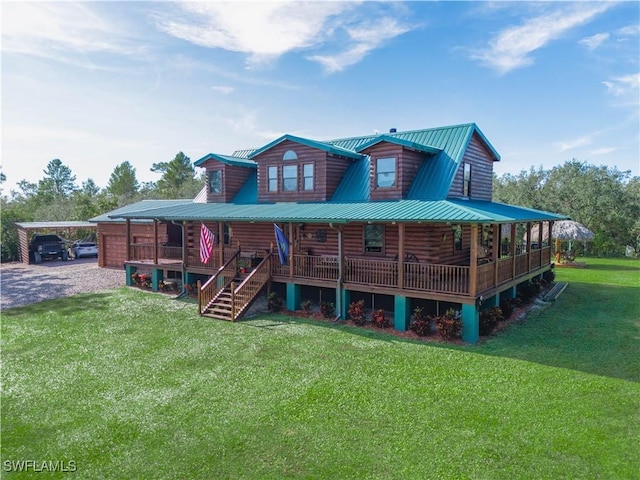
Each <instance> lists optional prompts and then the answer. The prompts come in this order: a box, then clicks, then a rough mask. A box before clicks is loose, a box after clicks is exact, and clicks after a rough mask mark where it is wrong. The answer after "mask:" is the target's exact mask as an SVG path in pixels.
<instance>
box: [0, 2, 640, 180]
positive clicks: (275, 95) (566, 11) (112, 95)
mask: <svg viewBox="0 0 640 480" xmlns="http://www.w3.org/2000/svg"><path fill="white" fill-rule="evenodd" d="M0 8H1V9H2V10H1V16H2V44H1V45H2V46H1V48H2V171H3V172H4V173H5V175H6V176H7V182H6V184H5V185H4V186H3V187H4V188H3V190H4V191H5V192H7V191H8V190H11V189H13V188H15V184H16V183H17V182H19V181H20V180H22V179H26V180H28V181H30V182H37V181H38V180H39V179H40V178H42V177H43V169H44V168H45V167H46V165H47V163H48V162H49V161H50V160H52V159H54V158H60V159H61V160H62V161H63V162H64V163H65V164H66V165H68V166H69V167H71V169H72V170H73V172H74V173H75V174H76V175H77V180H78V183H79V184H80V183H81V182H83V181H85V180H87V178H92V179H93V180H94V181H95V182H96V183H97V184H98V185H99V186H100V187H104V186H106V184H107V182H108V179H109V176H110V174H111V172H112V171H113V169H114V168H115V167H116V166H117V165H118V164H120V163H122V162H123V161H125V160H127V161H129V162H130V163H131V164H132V165H133V166H134V167H135V168H136V173H137V177H138V180H140V181H151V180H157V179H158V178H159V175H158V174H155V173H152V172H150V170H149V169H150V167H151V165H152V164H153V163H155V162H160V161H169V160H171V159H173V157H174V156H175V154H176V153H177V152H179V151H183V152H184V153H185V154H186V155H188V156H189V157H190V158H191V160H193V161H195V160H197V159H199V158H201V157H202V156H204V155H206V154H207V153H209V152H214V153H222V154H230V153H231V152H233V151H234V150H236V149H241V148H251V147H259V146H262V145H265V144H266V143H268V142H270V141H272V140H274V139H275V138H277V137H279V136H280V135H282V134H284V133H291V134H294V135H299V136H303V137H308V138H312V139H317V140H324V139H331V138H340V137H348V136H357V135H366V134H372V133H374V132H376V131H379V132H385V131H387V130H388V129H389V128H392V127H393V128H397V129H398V130H414V129H421V128H429V127H437V126H443V125H453V124H460V123H469V122H475V123H476V124H477V125H478V126H479V127H480V129H481V130H482V131H483V132H484V134H485V135H486V137H487V138H488V139H489V141H490V142H491V143H492V144H493V146H494V147H495V148H496V150H497V151H498V152H499V153H500V154H501V156H502V160H501V161H500V162H499V163H497V164H496V165H495V169H496V172H497V173H498V174H503V173H507V172H509V173H519V172H520V171H521V170H528V169H529V168H530V167H531V166H534V167H536V168H537V167H539V166H542V167H544V168H545V169H548V168H551V167H553V166H555V165H559V164H562V163H564V162H565V161H566V160H570V159H572V158H577V159H578V160H581V161H586V162H589V163H592V164H596V165H608V166H612V167H613V166H616V167H618V168H619V169H621V170H631V171H632V173H633V174H634V175H638V174H639V173H640V172H639V162H640V105H639V103H640V65H639V64H640V38H639V30H640V27H639V25H640V4H639V3H638V2H602V3H601V2H537V3H527V2H469V3H467V2H412V3H402V2H391V3H385V2H345V3H339V2H313V3H300V2H284V1H280V2H255V3H239V2H235V3H222V2H195V3H194V2H190V3H186V2H175V3H174V2H171V3H169V2H161V3H155V2H78V3H73V2H44V3H30V2H19V3H18V2H2V4H1V7H0Z"/></svg>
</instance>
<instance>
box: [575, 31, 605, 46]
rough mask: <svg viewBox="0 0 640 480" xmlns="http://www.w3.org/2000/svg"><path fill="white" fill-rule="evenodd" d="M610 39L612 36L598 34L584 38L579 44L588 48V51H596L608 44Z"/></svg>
mask: <svg viewBox="0 0 640 480" xmlns="http://www.w3.org/2000/svg"><path fill="white" fill-rule="evenodd" d="M610 37H611V35H610V34H608V33H596V34H595V35H591V36H590V37H585V38H583V39H582V40H580V41H579V42H578V43H579V44H580V45H584V46H585V47H587V49H588V50H595V49H596V48H598V47H599V46H600V45H602V44H603V43H604V42H606V41H607V40H608V39H609V38H610Z"/></svg>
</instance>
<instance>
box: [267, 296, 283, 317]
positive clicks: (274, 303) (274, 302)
mask: <svg viewBox="0 0 640 480" xmlns="http://www.w3.org/2000/svg"><path fill="white" fill-rule="evenodd" d="M267 310H269V311H270V312H273V313H277V312H279V311H281V310H282V299H281V298H280V297H278V295H277V294H276V292H271V293H270V294H269V296H268V297H267Z"/></svg>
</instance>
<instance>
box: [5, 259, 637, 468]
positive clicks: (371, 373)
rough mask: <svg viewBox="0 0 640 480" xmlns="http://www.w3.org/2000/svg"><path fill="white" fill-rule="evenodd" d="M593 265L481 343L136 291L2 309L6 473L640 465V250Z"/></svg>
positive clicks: (563, 275) (565, 276) (564, 273)
mask: <svg viewBox="0 0 640 480" xmlns="http://www.w3.org/2000/svg"><path fill="white" fill-rule="evenodd" d="M585 261H586V262H587V263H588V268H586V269H583V270H569V269H558V270H557V279H558V280H566V281H569V282H570V285H569V287H568V289H567V290H566V291H565V292H564V293H563V294H562V295H561V296H560V297H559V298H558V300H557V301H556V302H554V303H553V304H550V306H548V307H546V308H545V309H542V310H538V311H535V312H532V313H531V314H530V315H529V316H528V317H527V319H526V320H525V321H522V322H519V323H517V324H514V325H512V326H511V327H509V328H508V329H507V330H506V331H504V332H502V333H501V334H500V335H499V336H496V337H494V338H491V339H489V340H487V341H484V342H483V343H481V344H480V345H476V346H459V345H458V346H451V345H447V344H442V343H437V342H436V343H434V342H431V343H423V342H414V341H403V340H400V339H398V338H396V337H393V336H390V335H386V334H384V333H380V334H376V333H375V332H371V331H369V330H363V329H358V328H348V327H344V326H340V327H337V326H331V325H329V324H318V323H313V322H308V321H301V320H299V319H290V318H287V317H282V316H265V317H262V318H260V319H254V320H248V321H244V322H240V323H237V324H230V323H225V322H217V321H212V320H209V319H205V318H200V317H198V316H197V315H196V313H195V311H196V307H195V306H194V305H193V303H185V302H181V301H176V300H173V299H171V298H169V297H167V296H163V295H158V294H151V293H146V292H142V291H138V290H134V289H126V288H124V289H119V290H114V291H107V292H102V293H99V294H91V295H78V296H75V297H70V298H64V299H60V300H55V301H48V302H43V303H40V304H36V305H32V306H29V307H24V308H16V309H12V310H8V311H5V312H3V313H2V388H3V390H2V418H1V419H2V446H1V449H2V452H1V453H2V475H3V478H4V477H5V476H6V477H7V478H33V476H34V475H33V472H32V471H30V472H28V473H14V474H9V473H7V472H6V471H7V470H8V465H9V464H10V462H15V461H20V460H33V461H36V462H37V463H39V464H41V463H42V462H44V461H67V462H68V461H73V462H75V467H76V468H77V471H76V472H74V473H73V474H70V473H56V474H55V475H48V474H46V473H44V474H43V473H41V474H39V475H41V477H40V476H38V477H37V478H53V477H57V478H73V477H75V478H91V479H109V478H127V479H138V478H140V479H147V478H179V479H196V478H202V479H215V478H256V479H265V478H267V479H269V478H274V479H278V478H320V479H325V478H339V479H346V478H357V479H361V478H384V479H387V478H398V479H410V478H416V479H428V478H434V479H435V478H437V479H454V478H455V479H457V478H470V479H471V478H472V479H501V478H504V479H509V480H514V479H536V480H537V479H547V478H548V479H560V478H567V479H581V478H582V479H594V478H598V479H599V478H602V479H631V478H638V471H639V466H640V464H639V460H638V459H639V458H640V446H639V445H640V383H639V382H640V362H639V359H640V348H639V345H640V334H639V327H640V325H639V324H640V304H639V299H640V296H639V293H640V262H638V261H624V260H597V259H587V260H585ZM8 462H9V463H8Z"/></svg>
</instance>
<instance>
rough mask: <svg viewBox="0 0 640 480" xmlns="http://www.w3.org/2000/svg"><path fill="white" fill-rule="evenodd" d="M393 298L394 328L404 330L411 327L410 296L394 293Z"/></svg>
mask: <svg viewBox="0 0 640 480" xmlns="http://www.w3.org/2000/svg"><path fill="white" fill-rule="evenodd" d="M393 300H394V301H393V308H394V312H393V328H395V329H396V330H400V331H402V332H404V331H406V330H407V329H408V328H409V322H410V321H411V309H410V307H409V298H407V297H405V296H403V295H394V297H393Z"/></svg>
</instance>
